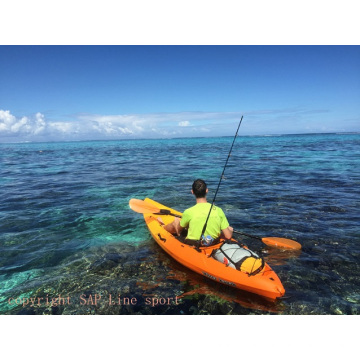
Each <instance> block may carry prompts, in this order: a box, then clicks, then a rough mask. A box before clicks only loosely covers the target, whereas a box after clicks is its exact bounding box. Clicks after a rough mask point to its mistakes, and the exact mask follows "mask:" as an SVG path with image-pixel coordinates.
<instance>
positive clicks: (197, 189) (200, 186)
mask: <svg viewBox="0 0 360 360" xmlns="http://www.w3.org/2000/svg"><path fill="white" fill-rule="evenodd" d="M206 189H207V186H206V182H205V181H204V180H201V179H197V180H195V181H194V183H193V185H192V190H193V192H194V195H195V197H196V198H203V197H205V196H206Z"/></svg>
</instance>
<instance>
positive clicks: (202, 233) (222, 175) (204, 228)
mask: <svg viewBox="0 0 360 360" xmlns="http://www.w3.org/2000/svg"><path fill="white" fill-rule="evenodd" d="M243 117H244V116H241V119H240V122H239V126H238V128H237V130H236V133H235V136H234V140H233V142H232V144H231V148H230V151H229V155H228V157H227V159H226V162H225V166H224V168H223V171H222V174H221V176H220V180H219V184H218V186H217V189H216V191H215V195H214V199H213V201H212V204H211V207H210V211H209V214H208V216H207V218H206V221H205V224H204V227H203V230H202V232H201V236H200V240H201V238H202V236H203V235H204V233H205V230H206V225H207V223H208V221H209V217H210V214H211V210H212V208H213V206H214V203H215V199H216V195H217V193H218V191H219V188H220V184H221V180H222V179H223V177H224V173H225V169H226V165H227V163H228V161H229V158H230V155H231V151H232V148H233V146H234V143H235V140H236V137H237V135H238V132H239V129H240V125H241V122H242V119H243Z"/></svg>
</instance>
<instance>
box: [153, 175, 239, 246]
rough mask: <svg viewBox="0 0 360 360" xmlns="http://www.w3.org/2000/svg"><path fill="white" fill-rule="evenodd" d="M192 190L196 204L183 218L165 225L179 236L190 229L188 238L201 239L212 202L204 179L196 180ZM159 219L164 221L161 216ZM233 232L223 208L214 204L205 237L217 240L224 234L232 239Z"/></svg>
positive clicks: (191, 239) (166, 228) (192, 239)
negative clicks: (209, 199)
mask: <svg viewBox="0 0 360 360" xmlns="http://www.w3.org/2000/svg"><path fill="white" fill-rule="evenodd" d="M191 192H192V193H193V194H194V195H195V198H196V205H194V206H192V207H191V208H189V209H186V210H185V211H184V213H183V215H182V218H181V219H179V218H175V219H174V221H173V222H172V223H170V224H168V225H164V229H165V230H166V231H168V232H170V233H171V234H177V235H178V236H180V234H181V232H182V231H183V230H184V229H188V233H187V240H190V241H199V240H200V237H201V233H202V230H203V227H204V225H205V222H206V219H207V217H208V214H209V211H210V208H211V204H210V203H208V202H207V200H206V195H207V193H208V188H207V185H206V183H205V181H204V180H201V179H197V180H195V181H194V183H193V185H192V190H191ZM158 220H159V221H160V222H162V221H161V219H160V218H159V219H158ZM232 234H233V228H232V227H231V226H229V222H228V220H227V218H226V216H225V214H224V212H223V210H222V209H221V208H219V207H218V206H213V207H212V210H211V215H210V217H209V220H208V222H207V226H206V230H205V233H204V237H206V236H208V235H210V236H211V238H212V239H214V240H217V239H218V238H219V237H220V236H221V235H222V236H223V237H225V238H226V239H231V237H232Z"/></svg>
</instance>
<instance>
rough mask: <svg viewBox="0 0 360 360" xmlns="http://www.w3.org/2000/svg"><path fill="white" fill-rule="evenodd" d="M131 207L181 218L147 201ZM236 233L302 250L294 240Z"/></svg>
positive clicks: (282, 247) (282, 246)
mask: <svg viewBox="0 0 360 360" xmlns="http://www.w3.org/2000/svg"><path fill="white" fill-rule="evenodd" d="M129 206H130V209H131V210H133V211H135V212H137V213H140V214H155V215H171V216H176V217H181V215H177V214H173V213H172V212H171V211H170V210H167V209H159V208H158V207H156V206H153V205H150V204H148V203H146V202H145V201H143V200H139V199H131V200H130V201H129ZM234 233H236V234H240V235H245V236H247V237H250V238H253V239H257V240H261V241H262V242H263V243H264V244H266V245H267V246H270V247H276V248H280V249H284V250H300V249H301V244H300V243H298V242H296V241H294V240H290V239H285V238H279V237H265V238H261V237H259V236H254V235H249V234H245V233H243V232H240V231H237V230H234Z"/></svg>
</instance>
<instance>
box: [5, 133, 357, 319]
mask: <svg viewBox="0 0 360 360" xmlns="http://www.w3.org/2000/svg"><path fill="white" fill-rule="evenodd" d="M232 140H233V139H232V138H231V137H222V138H191V139H189V138H187V139H163V140H122V141H88V142H86V141H84V142H58V143H56V142H53V143H21V144H0V198H1V202H0V313H1V314H226V313H232V314H258V313H274V312H275V313H280V314H358V313H359V311H360V277H359V255H360V230H359V224H360V212H359V209H360V201H359V199H360V134H313V135H284V136H254V137H238V138H237V139H236V142H235V145H234V148H233V151H232V153H231V157H230V158H229V161H228V166H227V168H226V170H225V176H224V178H223V179H222V182H221V186H220V190H219V192H218V195H217V198H216V204H217V205H218V206H220V207H221V208H222V209H223V210H224V212H225V214H226V216H227V218H228V220H229V222H230V224H231V225H232V226H233V227H234V228H235V229H237V230H240V231H242V232H245V233H248V234H252V235H256V236H260V237H268V236H278V237H284V238H289V239H293V240H295V241H298V242H300V243H301V244H302V251H301V252H299V253H292V252H289V251H279V250H276V249H272V248H268V247H266V246H265V245H264V244H263V243H261V242H260V241H257V240H254V239H251V238H246V237H238V239H239V240H240V241H242V242H243V243H245V244H246V245H247V246H249V247H250V248H251V249H253V250H255V251H257V252H258V253H259V254H261V255H262V256H263V257H264V259H265V261H267V262H268V263H269V264H270V266H271V267H272V268H273V269H274V271H275V272H276V273H277V274H278V276H279V278H280V279H281V281H282V283H283V285H284V287H285V290H286V294H285V297H284V298H282V299H280V300H277V301H276V302H275V303H269V302H267V301H265V300H263V299H262V298H259V297H257V296H253V295H251V294H249V293H245V292H242V291H240V290H236V289H232V288H229V287H227V286H225V285H221V284H217V283H215V282H213V281H212V280H210V279H206V278H203V277H202V276H200V275H197V274H195V273H193V272H192V271H190V270H188V269H186V268H184V267H183V266H182V265H179V264H178V263H177V262H176V261H175V260H173V259H171V258H170V257H169V256H168V255H167V254H165V253H164V252H163V251H162V250H161V249H160V247H158V245H157V244H155V242H154V241H153V240H152V238H151V236H150V234H149V232H148V230H147V228H146V226H145V223H144V221H143V218H142V215H141V214H138V213H135V212H133V211H132V210H131V209H130V208H129V205H128V203H129V200H130V199H131V198H138V199H144V198H146V197H149V198H152V199H154V200H156V201H158V202H160V203H162V204H164V205H167V206H169V207H172V208H175V209H177V210H180V211H183V210H184V209H185V208H187V207H189V206H192V205H193V203H194V198H193V196H192V194H191V184H192V182H193V181H194V180H195V179H197V178H202V179H204V180H205V181H206V182H207V183H208V187H209V195H208V198H209V200H210V201H211V200H212V198H213V196H214V193H215V190H216V188H217V185H218V182H219V179H220V175H221V173H222V170H223V167H224V164H225V161H226V159H227V156H228V152H229V150H230V146H231V143H232Z"/></svg>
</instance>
